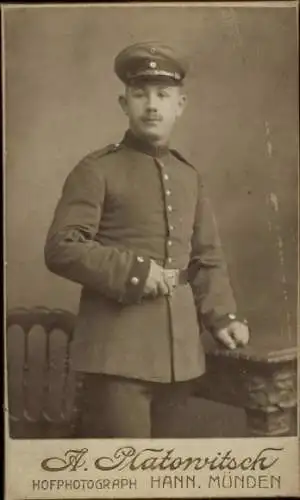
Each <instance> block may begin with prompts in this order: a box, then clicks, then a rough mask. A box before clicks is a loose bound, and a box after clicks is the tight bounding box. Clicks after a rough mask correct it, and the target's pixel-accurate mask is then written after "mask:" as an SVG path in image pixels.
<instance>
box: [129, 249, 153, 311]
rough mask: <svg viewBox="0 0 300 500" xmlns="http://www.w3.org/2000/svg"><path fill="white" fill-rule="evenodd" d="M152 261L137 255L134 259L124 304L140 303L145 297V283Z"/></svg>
mask: <svg viewBox="0 0 300 500" xmlns="http://www.w3.org/2000/svg"><path fill="white" fill-rule="evenodd" d="M150 264H151V261H150V259H149V258H147V257H143V256H141V255H136V256H135V257H134V260H133V263H132V266H131V269H130V272H129V275H128V278H127V281H126V285H125V293H124V296H123V299H122V302H124V303H127V304H132V303H136V302H139V301H140V300H141V298H142V296H143V293H144V288H145V283H146V280H147V277H148V274H149V270H150Z"/></svg>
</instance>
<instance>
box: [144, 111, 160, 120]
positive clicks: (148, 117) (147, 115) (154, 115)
mask: <svg viewBox="0 0 300 500" xmlns="http://www.w3.org/2000/svg"><path fill="white" fill-rule="evenodd" d="M162 119H163V118H162V116H161V115H158V114H157V113H151V112H150V113H145V114H144V115H142V116H141V120H142V121H148V120H153V121H162Z"/></svg>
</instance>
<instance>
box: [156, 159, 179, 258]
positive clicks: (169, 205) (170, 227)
mask: <svg viewBox="0 0 300 500" xmlns="http://www.w3.org/2000/svg"><path fill="white" fill-rule="evenodd" d="M158 164H159V166H160V167H161V168H164V164H163V162H162V161H161V160H160V161H158ZM163 179H164V180H165V181H168V180H169V175H168V174H167V173H164V174H163ZM171 194H172V192H171V190H170V189H166V190H165V195H166V197H169V196H171ZM167 212H169V213H171V212H173V206H172V205H171V204H168V205H167ZM168 227H169V232H171V231H174V229H175V227H174V225H173V224H170V225H169V226H168ZM172 245H173V242H172V240H170V239H169V240H167V246H168V247H171V246H172ZM167 262H168V264H171V263H172V262H173V259H172V257H167Z"/></svg>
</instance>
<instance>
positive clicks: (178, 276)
mask: <svg viewBox="0 0 300 500" xmlns="http://www.w3.org/2000/svg"><path fill="white" fill-rule="evenodd" d="M164 273H165V276H166V278H167V280H168V282H169V283H171V285H172V286H174V287H175V286H178V285H186V284H187V283H188V270H187V269H164Z"/></svg>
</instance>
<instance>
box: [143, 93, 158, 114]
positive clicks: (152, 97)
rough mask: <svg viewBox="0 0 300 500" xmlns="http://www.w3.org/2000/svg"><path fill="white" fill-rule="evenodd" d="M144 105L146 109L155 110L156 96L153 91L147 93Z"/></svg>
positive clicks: (156, 105)
mask: <svg viewBox="0 0 300 500" xmlns="http://www.w3.org/2000/svg"><path fill="white" fill-rule="evenodd" d="M146 107H147V110H148V111H156V110H157V107H158V98H157V96H156V95H155V94H154V93H151V94H149V95H148V98H147V103H146Z"/></svg>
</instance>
